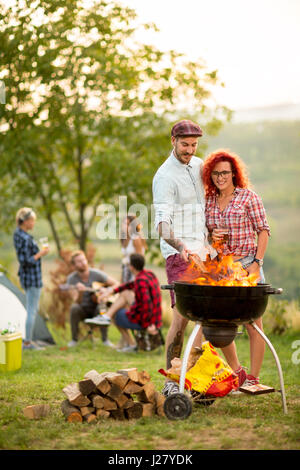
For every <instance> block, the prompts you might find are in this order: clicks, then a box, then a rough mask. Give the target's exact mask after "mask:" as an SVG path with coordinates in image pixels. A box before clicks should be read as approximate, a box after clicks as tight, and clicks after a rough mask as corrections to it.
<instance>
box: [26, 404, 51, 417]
mask: <svg viewBox="0 0 300 470" xmlns="http://www.w3.org/2000/svg"><path fill="white" fill-rule="evenodd" d="M49 413H50V405H30V406H26V408H23V414H24V416H25V417H26V418H29V419H39V418H44V417H45V416H47V415H48V414H49Z"/></svg>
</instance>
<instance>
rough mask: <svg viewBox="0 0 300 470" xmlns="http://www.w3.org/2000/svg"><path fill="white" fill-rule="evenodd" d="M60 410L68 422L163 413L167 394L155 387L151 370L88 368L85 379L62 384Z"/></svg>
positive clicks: (130, 417) (122, 418) (127, 418)
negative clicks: (99, 370)
mask: <svg viewBox="0 0 300 470" xmlns="http://www.w3.org/2000/svg"><path fill="white" fill-rule="evenodd" d="M63 393H64V394H65V395H66V397H67V399H66V400H64V401H63V402H62V403H61V410H62V412H63V414H64V415H65V418H66V420H67V421H68V422H87V423H91V422H95V421H96V420H102V419H107V418H112V419H115V420H123V421H124V420H129V419H139V418H141V417H142V416H154V415H155V414H156V415H159V416H164V412H163V403H164V400H165V397H164V396H163V395H162V394H161V393H159V392H158V391H156V390H155V386H154V384H153V382H151V377H150V374H149V373H148V372H146V371H144V370H143V371H138V370H137V369H136V368H132V369H121V370H120V371H118V372H104V373H102V374H99V373H98V372H97V371H96V370H91V371H89V372H87V373H86V374H85V376H84V379H83V380H80V381H79V382H78V383H72V384H69V385H67V386H66V387H64V388H63Z"/></svg>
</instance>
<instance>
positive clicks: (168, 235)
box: [158, 222, 191, 261]
mask: <svg viewBox="0 0 300 470" xmlns="http://www.w3.org/2000/svg"><path fill="white" fill-rule="evenodd" d="M158 233H159V235H160V237H161V238H163V239H164V240H165V241H166V242H167V243H168V244H169V245H171V246H172V247H173V248H175V250H177V251H178V252H179V254H180V256H181V257H182V258H183V259H184V261H188V255H189V254H190V253H191V252H190V250H188V249H187V248H186V246H185V245H184V243H183V241H182V240H180V239H179V238H175V237H174V233H173V231H172V229H171V227H170V224H168V222H160V223H159V224H158Z"/></svg>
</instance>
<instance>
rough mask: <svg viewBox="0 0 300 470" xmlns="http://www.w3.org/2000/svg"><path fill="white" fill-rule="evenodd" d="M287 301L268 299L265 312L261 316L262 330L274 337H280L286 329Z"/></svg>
mask: <svg viewBox="0 0 300 470" xmlns="http://www.w3.org/2000/svg"><path fill="white" fill-rule="evenodd" d="M288 303H289V302H288V301H287V300H277V299H273V298H270V299H269V303H268V307H267V310H266V312H265V314H264V316H263V324H264V329H265V330H267V331H268V332H270V333H274V334H276V335H282V334H283V333H285V331H286V330H287V329H288V327H289V325H288V321H287V307H288Z"/></svg>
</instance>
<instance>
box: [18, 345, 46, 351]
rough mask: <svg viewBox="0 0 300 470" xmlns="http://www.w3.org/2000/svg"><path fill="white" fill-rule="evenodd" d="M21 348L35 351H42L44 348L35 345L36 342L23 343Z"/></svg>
mask: <svg viewBox="0 0 300 470" xmlns="http://www.w3.org/2000/svg"><path fill="white" fill-rule="evenodd" d="M22 349H32V350H35V351H43V350H44V349H45V348H41V347H40V346H37V345H36V344H33V343H28V344H25V343H23V344H22Z"/></svg>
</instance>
